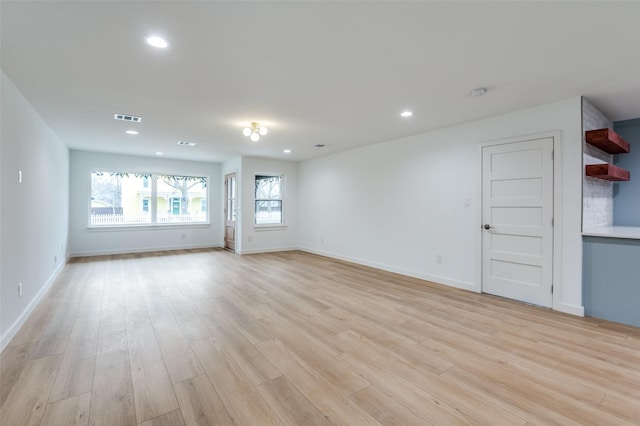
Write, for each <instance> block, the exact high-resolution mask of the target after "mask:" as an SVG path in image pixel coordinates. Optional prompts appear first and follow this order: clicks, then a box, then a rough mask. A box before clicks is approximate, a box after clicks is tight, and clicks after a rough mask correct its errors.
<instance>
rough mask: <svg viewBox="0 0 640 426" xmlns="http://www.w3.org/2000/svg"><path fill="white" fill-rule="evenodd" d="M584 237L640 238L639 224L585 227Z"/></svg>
mask: <svg viewBox="0 0 640 426" xmlns="http://www.w3.org/2000/svg"><path fill="white" fill-rule="evenodd" d="M582 235H583V236H584V237H608V238H628V239H633V240H640V226H599V227H593V228H585V229H584V230H583V231H582Z"/></svg>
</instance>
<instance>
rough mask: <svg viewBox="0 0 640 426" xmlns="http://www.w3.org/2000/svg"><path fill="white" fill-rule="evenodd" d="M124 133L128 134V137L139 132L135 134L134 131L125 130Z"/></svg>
mask: <svg viewBox="0 0 640 426" xmlns="http://www.w3.org/2000/svg"><path fill="white" fill-rule="evenodd" d="M125 133H126V134H128V135H137V134H138V133H139V132H137V131H135V130H127V131H126V132H125Z"/></svg>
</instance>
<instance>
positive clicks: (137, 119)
mask: <svg viewBox="0 0 640 426" xmlns="http://www.w3.org/2000/svg"><path fill="white" fill-rule="evenodd" d="M113 118H115V119H116V120H122V121H131V122H133V123H139V122H141V121H142V117H136V116H135V115H127V114H117V113H116V114H113Z"/></svg>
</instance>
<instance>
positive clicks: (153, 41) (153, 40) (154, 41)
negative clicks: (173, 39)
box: [144, 35, 169, 49]
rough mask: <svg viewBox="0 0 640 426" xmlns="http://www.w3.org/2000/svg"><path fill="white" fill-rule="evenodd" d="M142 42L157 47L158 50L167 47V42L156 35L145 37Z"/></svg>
mask: <svg viewBox="0 0 640 426" xmlns="http://www.w3.org/2000/svg"><path fill="white" fill-rule="evenodd" d="M144 41H146V42H147V44H148V45H149V46H153V47H157V48H158V49H166V48H167V47H169V43H168V42H167V40H165V39H163V38H162V37H159V36H156V35H150V36H146V37H145V38H144Z"/></svg>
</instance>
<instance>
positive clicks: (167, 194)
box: [157, 175, 207, 223]
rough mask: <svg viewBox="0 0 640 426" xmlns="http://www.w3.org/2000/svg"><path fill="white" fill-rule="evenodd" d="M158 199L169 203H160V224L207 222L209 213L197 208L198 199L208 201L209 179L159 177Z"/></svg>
mask: <svg viewBox="0 0 640 426" xmlns="http://www.w3.org/2000/svg"><path fill="white" fill-rule="evenodd" d="M157 182H158V198H162V199H163V200H168V203H166V202H165V203H158V210H157V212H158V213H157V217H158V223H193V222H206V221H207V212H206V211H202V210H201V209H197V208H195V207H196V206H198V204H199V203H197V202H194V201H196V199H198V200H201V199H204V200H206V192H207V189H206V188H207V179H206V178H204V177H194V176H171V175H159V176H157Z"/></svg>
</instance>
